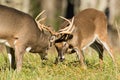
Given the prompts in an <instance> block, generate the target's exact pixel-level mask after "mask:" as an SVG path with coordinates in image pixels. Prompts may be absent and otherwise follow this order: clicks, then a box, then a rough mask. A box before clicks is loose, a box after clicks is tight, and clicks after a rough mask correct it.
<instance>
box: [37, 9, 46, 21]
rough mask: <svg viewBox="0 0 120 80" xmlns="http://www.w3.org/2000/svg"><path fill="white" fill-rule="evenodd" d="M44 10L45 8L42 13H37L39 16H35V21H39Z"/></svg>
mask: <svg viewBox="0 0 120 80" xmlns="http://www.w3.org/2000/svg"><path fill="white" fill-rule="evenodd" d="M44 12H45V10H43V11H42V12H41V13H39V14H38V15H37V17H36V18H35V21H38V19H39V17H40V16H41V15H42V14H43V13H44Z"/></svg>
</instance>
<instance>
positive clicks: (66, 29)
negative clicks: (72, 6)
mask: <svg viewBox="0 0 120 80" xmlns="http://www.w3.org/2000/svg"><path fill="white" fill-rule="evenodd" d="M65 20H67V21H69V20H68V19H66V18H65ZM73 22H74V17H73V18H72V21H71V22H70V21H69V23H70V25H69V26H68V27H66V28H64V29H60V30H59V33H66V34H71V32H72V31H73V30H74V27H73Z"/></svg>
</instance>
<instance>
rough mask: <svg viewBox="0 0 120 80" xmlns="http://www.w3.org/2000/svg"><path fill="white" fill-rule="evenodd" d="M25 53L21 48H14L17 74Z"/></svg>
mask: <svg viewBox="0 0 120 80" xmlns="http://www.w3.org/2000/svg"><path fill="white" fill-rule="evenodd" d="M24 53H25V49H24V48H23V46H15V58H16V69H17V72H20V71H21V69H22V62H23V54H24Z"/></svg>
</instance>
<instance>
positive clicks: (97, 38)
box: [54, 8, 115, 69]
mask: <svg viewBox="0 0 120 80" xmlns="http://www.w3.org/2000/svg"><path fill="white" fill-rule="evenodd" d="M61 18H62V19H64V20H65V21H64V22H63V24H62V25H61V26H60V30H59V31H61V30H63V31H66V32H67V31H68V32H70V33H71V34H67V35H64V36H63V38H62V37H61V38H59V39H56V40H55V41H54V45H55V47H56V49H57V52H58V57H57V58H56V60H55V63H58V61H63V60H64V59H65V58H64V54H65V53H66V52H68V50H70V51H69V53H74V52H76V54H77V58H78V60H79V62H80V64H81V66H82V67H83V68H84V69H86V68H87V67H86V64H85V58H84V50H85V49H86V48H87V47H89V46H90V47H92V48H93V49H95V50H96V51H97V52H98V54H99V62H100V66H102V64H103V52H104V50H105V49H106V50H107V51H108V53H109V55H110V57H111V58H112V61H113V62H114V63H115V59H114V55H113V49H112V46H111V44H110V43H109V40H108V34H107V20H106V16H105V14H104V13H103V12H101V11H98V10H96V9H93V8H88V9H85V10H83V11H81V12H79V13H78V14H76V15H75V16H73V18H72V19H66V18H64V17H61ZM71 23H72V27H70V28H68V26H69V25H70V24H71Z"/></svg>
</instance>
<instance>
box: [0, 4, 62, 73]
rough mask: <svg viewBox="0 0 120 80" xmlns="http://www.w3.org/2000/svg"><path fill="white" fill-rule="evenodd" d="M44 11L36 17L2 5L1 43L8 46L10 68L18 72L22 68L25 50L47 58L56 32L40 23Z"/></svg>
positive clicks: (0, 22) (0, 21) (0, 20)
mask: <svg viewBox="0 0 120 80" xmlns="http://www.w3.org/2000/svg"><path fill="white" fill-rule="evenodd" d="M43 13H44V11H42V12H41V13H40V14H39V15H38V16H37V17H36V19H34V18H33V17H32V16H30V15H29V14H27V13H24V12H22V11H19V10H16V9H14V8H11V7H7V6H4V5H0V43H1V44H4V45H5V46H6V50H7V53H8V57H9V62H10V68H12V69H15V70H16V71H17V72H19V71H21V69H22V62H23V56H24V54H25V52H31V53H38V54H39V55H40V57H41V59H42V60H46V59H47V57H46V56H47V50H48V49H49V48H50V43H51V42H50V39H51V40H52V35H56V33H55V32H54V31H51V32H50V31H48V30H46V28H44V27H47V26H46V25H44V24H41V23H40V21H41V20H43V19H38V17H39V16H40V15H42V14H43ZM45 31H46V32H45ZM47 32H49V33H47ZM62 33H63V32H62ZM58 34H60V33H57V35H58Z"/></svg>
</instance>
